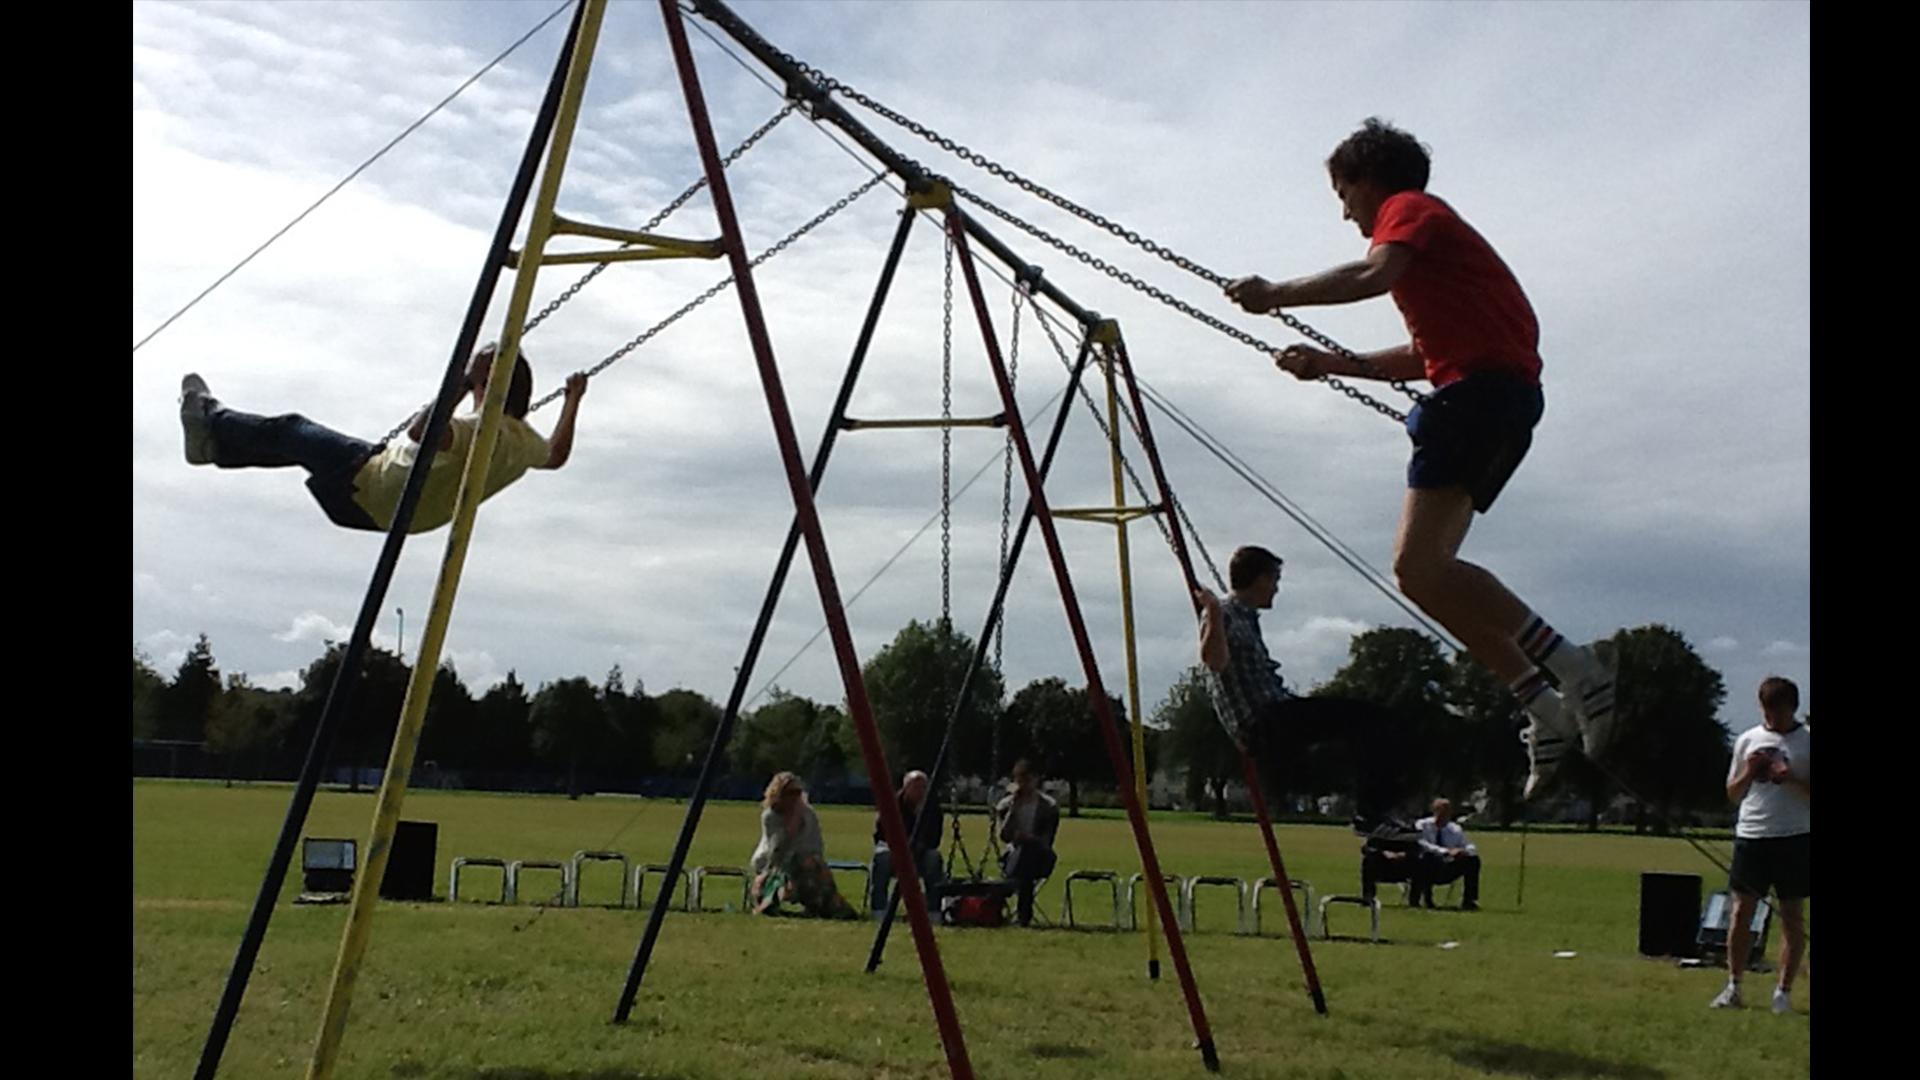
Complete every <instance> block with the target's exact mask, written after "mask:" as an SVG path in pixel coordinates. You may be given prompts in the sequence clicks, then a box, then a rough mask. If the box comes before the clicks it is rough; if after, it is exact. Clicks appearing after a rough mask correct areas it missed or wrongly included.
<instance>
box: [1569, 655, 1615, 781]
mask: <svg viewBox="0 0 1920 1080" xmlns="http://www.w3.org/2000/svg"><path fill="white" fill-rule="evenodd" d="M1580 660H1581V663H1580V669H1581V674H1580V676H1579V677H1578V678H1576V679H1574V680H1573V681H1572V683H1571V685H1568V686H1565V687H1563V688H1562V693H1564V694H1565V695H1566V701H1567V704H1568V706H1569V707H1570V708H1571V710H1572V712H1573V715H1574V718H1575V719H1576V720H1577V721H1578V722H1579V724H1580V732H1581V746H1582V748H1583V749H1584V750H1585V751H1586V754H1587V757H1589V758H1591V759H1594V760H1599V759H1600V758H1601V756H1602V755H1604V754H1605V753H1606V752H1607V749H1608V747H1609V745H1610V744H1611V743H1612V742H1613V731H1614V723H1613V721H1614V715H1613V684H1614V675H1615V673H1616V672H1615V668H1614V667H1613V666H1609V665H1605V664H1602V663H1601V662H1600V657H1599V656H1597V655H1595V653H1594V651H1593V650H1592V649H1589V648H1585V647H1582V648H1581V649H1580ZM1618 663H1619V660H1618V659H1617V658H1616V659H1615V660H1614V665H1618Z"/></svg>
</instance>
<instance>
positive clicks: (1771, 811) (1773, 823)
mask: <svg viewBox="0 0 1920 1080" xmlns="http://www.w3.org/2000/svg"><path fill="white" fill-rule="evenodd" d="M1810 745H1812V743H1811V736H1809V735H1808V733H1807V725H1805V724H1801V725H1799V726H1797V727H1795V728H1794V729H1793V730H1792V731H1789V732H1785V733H1784V734H1783V733H1781V732H1777V731H1769V730H1767V728H1766V725H1764V724H1757V725H1755V726H1753V727H1750V728H1748V729H1747V730H1745V731H1743V732H1741V733H1740V737H1739V738H1737V739H1735V740H1733V764H1732V765H1731V766H1730V767H1729V768H1728V769H1727V783H1729V784H1731V783H1733V778H1734V777H1735V776H1738V775H1739V774H1740V765H1741V763H1742V762H1744V761H1746V760H1747V755H1748V754H1751V753H1753V752H1754V751H1755V750H1763V751H1766V752H1767V753H1768V754H1769V755H1778V756H1781V757H1784V758H1785V759H1786V762H1787V769H1788V771H1789V772H1791V773H1792V774H1793V775H1794V776H1795V777H1797V778H1799V779H1801V780H1806V781H1809V782H1810V781H1811V780H1812V779H1813V775H1812V773H1811V772H1809V771H1808V747H1809V746H1810ZM1812 831H1813V806H1812V804H1811V803H1810V802H1809V801H1808V800H1807V797H1806V795H1804V794H1802V793H1801V792H1799V791H1797V790H1795V789H1793V788H1789V787H1787V786H1786V785H1784V784H1774V783H1763V782H1761V781H1760V780H1758V779H1756V780H1754V782H1753V784H1752V785H1751V786H1749V787H1748V788H1747V797H1746V798H1744V799H1741V800H1740V819H1739V821H1738V822H1737V823H1736V824H1735V825H1734V827H1733V835H1735V836H1737V837H1739V838H1741V839H1743V840H1757V839H1762V838H1768V837H1776V836H1799V835H1800V834H1802V833H1809V832H1812Z"/></svg>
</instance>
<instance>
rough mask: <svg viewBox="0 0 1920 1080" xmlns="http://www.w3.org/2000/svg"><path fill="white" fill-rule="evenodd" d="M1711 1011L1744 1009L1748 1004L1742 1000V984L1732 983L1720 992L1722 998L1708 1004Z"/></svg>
mask: <svg viewBox="0 0 1920 1080" xmlns="http://www.w3.org/2000/svg"><path fill="white" fill-rule="evenodd" d="M1707 1007H1708V1008H1710V1009H1742V1008H1745V1007H1746V1003H1745V1002H1743V1001H1741V1000H1740V984H1739V983H1735V982H1730V983H1728V984H1727V985H1726V987H1725V988H1724V989H1722V990H1721V991H1720V996H1719V997H1716V998H1714V999H1713V1000H1712V1001H1711V1002H1708V1003H1707Z"/></svg>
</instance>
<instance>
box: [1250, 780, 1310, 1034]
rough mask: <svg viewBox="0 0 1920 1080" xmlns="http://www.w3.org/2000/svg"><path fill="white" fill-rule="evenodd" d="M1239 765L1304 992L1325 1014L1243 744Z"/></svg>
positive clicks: (1290, 889) (1283, 868)
mask: <svg viewBox="0 0 1920 1080" xmlns="http://www.w3.org/2000/svg"><path fill="white" fill-rule="evenodd" d="M1240 768H1241V770H1242V771H1243V772H1245V773H1246V777H1247V792H1248V793H1249V794H1251V795H1252V796H1253V816H1254V817H1256V818H1258V819H1259V820H1260V838H1261V839H1262V840H1265V841H1266V843H1267V861H1268V862H1270V863H1272V864H1273V880H1274V881H1275V882H1277V883H1278V884H1279V886H1280V902H1281V903H1283V904H1285V905H1286V908H1287V926H1288V927H1289V928H1290V929H1291V930H1292V931H1293V951H1295V952H1297V953H1299V954H1300V972H1301V974H1303V975H1305V976H1306V978H1307V994H1308V996H1309V997H1311V998H1313V1011H1315V1012H1317V1013H1319V1014H1320V1015H1321V1016H1325V1015H1327V995H1325V994H1324V993H1321V991H1320V973H1319V972H1317V971H1315V970H1314V967H1313V950H1312V949H1311V948H1309V947H1308V946H1307V933H1306V931H1305V930H1303V929H1301V927H1300V909H1299V908H1297V907H1295V906H1294V903H1293V882H1292V881H1291V880H1289V879H1288V877H1287V865H1286V864H1285V863H1283V862H1281V861H1280V843H1279V841H1277V840H1275V839H1274V837H1273V818H1272V817H1270V816H1269V815H1268V814H1267V797H1266V795H1264V794H1262V793H1261V791H1260V773H1259V770H1257V769H1255V768H1254V767H1253V758H1251V757H1249V756H1248V755H1247V750H1246V747H1244V746H1243V747H1240Z"/></svg>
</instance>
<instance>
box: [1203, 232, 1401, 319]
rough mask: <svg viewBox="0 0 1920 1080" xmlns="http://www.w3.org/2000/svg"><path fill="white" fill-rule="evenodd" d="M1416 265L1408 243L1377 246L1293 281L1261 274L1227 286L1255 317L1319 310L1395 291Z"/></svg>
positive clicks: (1242, 305)
mask: <svg viewBox="0 0 1920 1080" xmlns="http://www.w3.org/2000/svg"><path fill="white" fill-rule="evenodd" d="M1412 265H1413V249H1412V248H1411V247H1408V246H1407V245H1405V244H1376V245H1374V247H1373V249H1372V250H1371V251H1368V252H1367V257H1366V258H1364V259H1360V260H1357V261H1355V262H1350V263H1343V264H1341V265H1339V266H1336V267H1334V268H1333V269H1331V270H1324V271H1321V272H1320V273H1318V274H1311V275H1309V276H1307V277H1303V278H1294V279H1293V280H1292V281H1280V282H1273V281H1268V280H1267V279H1265V278H1263V277H1260V276H1258V275H1249V276H1247V277H1243V278H1237V279H1235V280H1233V281H1231V282H1228V283H1227V298H1228V299H1229V300H1232V301H1233V302H1234V303H1236V304H1239V305H1240V306H1241V307H1243V308H1245V309H1246V310H1248V311H1250V312H1252V313H1253V314H1255V315H1262V314H1265V313H1266V312H1269V311H1272V310H1273V309H1275V308H1293V307H1317V306H1320V305H1324V304H1351V303H1353V302H1355V301H1357V300H1370V299H1372V298H1373V297H1376V296H1379V295H1381V294H1382V293H1385V292H1387V291H1388V290H1389V289H1392V288H1393V285H1394V282H1396V281H1399V280H1400V275H1401V274H1404V273H1406V272H1407V267H1409V266H1412Z"/></svg>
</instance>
